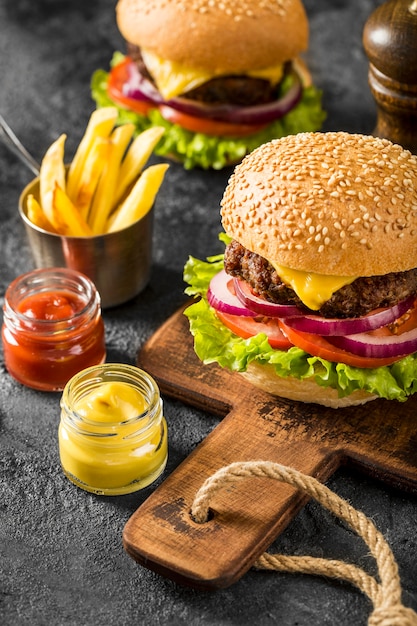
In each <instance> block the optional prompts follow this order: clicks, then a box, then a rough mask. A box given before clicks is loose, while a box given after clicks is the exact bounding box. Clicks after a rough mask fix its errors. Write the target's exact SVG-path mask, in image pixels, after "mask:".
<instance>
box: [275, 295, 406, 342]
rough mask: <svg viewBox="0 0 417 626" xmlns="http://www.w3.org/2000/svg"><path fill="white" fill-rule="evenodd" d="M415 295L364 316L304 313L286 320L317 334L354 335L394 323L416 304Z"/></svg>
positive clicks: (296, 327) (301, 328) (307, 331)
mask: <svg viewBox="0 0 417 626" xmlns="http://www.w3.org/2000/svg"><path fill="white" fill-rule="evenodd" d="M414 300H415V295H413V296H410V297H409V298H407V299H406V300H402V302H399V303H398V304H396V305H394V306H393V307H390V308H388V309H380V310H379V311H377V312H376V313H370V314H368V315H364V316H363V317H349V318H346V319H337V318H325V317H320V316H318V315H304V316H298V317H293V318H289V319H287V320H285V323H286V324H287V325H288V326H291V328H295V329H296V330H301V331H303V332H305V333H313V334H315V335H323V336H329V335H333V336H334V335H353V334H356V333H365V332H367V331H369V330H375V329H376V328H381V327H382V326H387V325H388V324H392V322H395V320H396V319H398V318H399V317H401V316H402V315H404V313H406V312H407V311H408V310H409V309H410V308H411V307H412V306H413V304H414Z"/></svg>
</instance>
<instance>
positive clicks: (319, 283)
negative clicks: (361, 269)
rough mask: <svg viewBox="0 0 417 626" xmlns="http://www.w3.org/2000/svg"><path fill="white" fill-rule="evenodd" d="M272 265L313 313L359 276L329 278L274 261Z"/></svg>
mask: <svg viewBox="0 0 417 626" xmlns="http://www.w3.org/2000/svg"><path fill="white" fill-rule="evenodd" d="M270 263H271V265H272V266H273V267H274V268H275V270H276V271H277V274H278V275H279V277H280V278H281V280H282V281H283V282H284V283H285V284H286V285H289V286H290V287H291V288H292V289H294V291H295V293H296V294H297V296H298V297H299V298H300V300H301V301H302V302H303V303H304V304H305V305H306V306H307V307H308V308H309V309H312V310H313V311H318V309H319V308H320V307H321V306H322V305H323V304H324V303H325V302H327V300H330V298H331V297H332V295H333V294H334V293H335V291H337V290H338V289H340V288H341V287H344V286H345V285H349V284H350V283H352V282H353V281H354V280H356V278H357V276H327V275H325V274H314V273H313V272H302V271H300V270H292V269H290V268H288V267H283V266H282V265H278V264H277V263H274V262H272V261H270Z"/></svg>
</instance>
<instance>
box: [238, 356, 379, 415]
mask: <svg viewBox="0 0 417 626" xmlns="http://www.w3.org/2000/svg"><path fill="white" fill-rule="evenodd" d="M241 375H242V376H244V378H245V379H246V380H247V381H249V382H250V383H252V385H254V386H255V387H258V388H259V389H262V390H263V391H267V392H268V393H271V394H273V395H274V396H280V397H281V398H287V399H289V400H298V401H299V402H313V403H315V404H321V405H323V406H328V407H330V408H332V409H340V408H343V407H348V406H355V405H358V404H365V402H369V401H370V400H375V399H376V398H377V397H378V396H376V395H374V394H371V393H368V392H367V391H354V392H353V393H351V394H350V395H349V396H345V397H343V398H339V396H338V393H337V391H336V389H332V388H331V387H321V386H320V385H318V384H317V383H316V382H315V381H314V380H313V379H312V378H304V379H303V380H300V379H298V378H293V377H292V376H288V377H287V378H283V377H281V376H277V374H276V373H275V370H274V368H273V367H272V365H261V364H259V363H254V362H253V363H250V365H249V366H248V369H247V370H246V372H241Z"/></svg>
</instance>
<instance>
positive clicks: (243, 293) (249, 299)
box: [234, 278, 303, 319]
mask: <svg viewBox="0 0 417 626" xmlns="http://www.w3.org/2000/svg"><path fill="white" fill-rule="evenodd" d="M234 286H235V291H236V296H237V297H238V299H239V300H240V302H241V303H242V304H243V305H245V306H246V307H248V308H249V309H251V310H252V311H255V312H256V313H257V314H258V315H267V316H268V317H281V318H282V319H286V318H287V317H289V316H298V315H303V313H302V312H301V311H300V309H298V308H297V307H296V306H295V305H294V304H275V303H274V302H268V300H265V299H264V298H261V297H259V296H256V295H255V294H254V293H253V291H252V289H251V288H250V285H248V283H246V282H245V281H244V280H240V279H239V278H235V279H234Z"/></svg>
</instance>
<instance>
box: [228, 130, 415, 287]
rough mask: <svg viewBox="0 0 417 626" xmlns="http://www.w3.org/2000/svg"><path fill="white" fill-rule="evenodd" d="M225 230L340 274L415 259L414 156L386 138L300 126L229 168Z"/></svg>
mask: <svg viewBox="0 0 417 626" xmlns="http://www.w3.org/2000/svg"><path fill="white" fill-rule="evenodd" d="M222 222H223V227H224V229H225V231H226V233H227V234H228V235H230V237H232V238H233V239H234V240H237V241H238V242H239V243H240V244H241V245H242V246H244V247H245V248H246V249H248V250H250V251H251V252H254V253H257V254H258V255H260V256H261V257H264V258H265V259H267V260H268V261H270V262H273V263H275V264H279V265H282V266H285V267H287V268H291V269H295V270H302V271H303V272H314V273H316V274H322V275H330V276H334V275H337V276H346V277H366V276H375V275H379V276H381V275H385V274H388V273H391V272H406V271H407V270H411V269H414V268H416V267H417V245H416V242H417V156H415V155H412V154H411V153H410V152H408V151H407V150H405V149H403V148H402V147H401V146H399V145H395V144H393V143H391V142H390V141H388V140H386V139H380V138H376V137H371V136H364V135H359V134H356V135H355V134H349V133H346V132H328V133H302V134H299V135H293V136H288V137H284V138H283V139H279V140H275V141H272V142H270V143H267V144H264V145H263V146H261V147H260V148H258V149H256V150H255V151H254V152H252V154H250V155H248V156H247V157H246V158H245V159H244V160H243V162H242V163H241V164H240V165H239V166H237V167H236V169H235V171H234V173H233V175H232V176H231V178H230V180H229V184H228V186H227V188H226V190H225V193H224V197H223V200H222Z"/></svg>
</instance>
